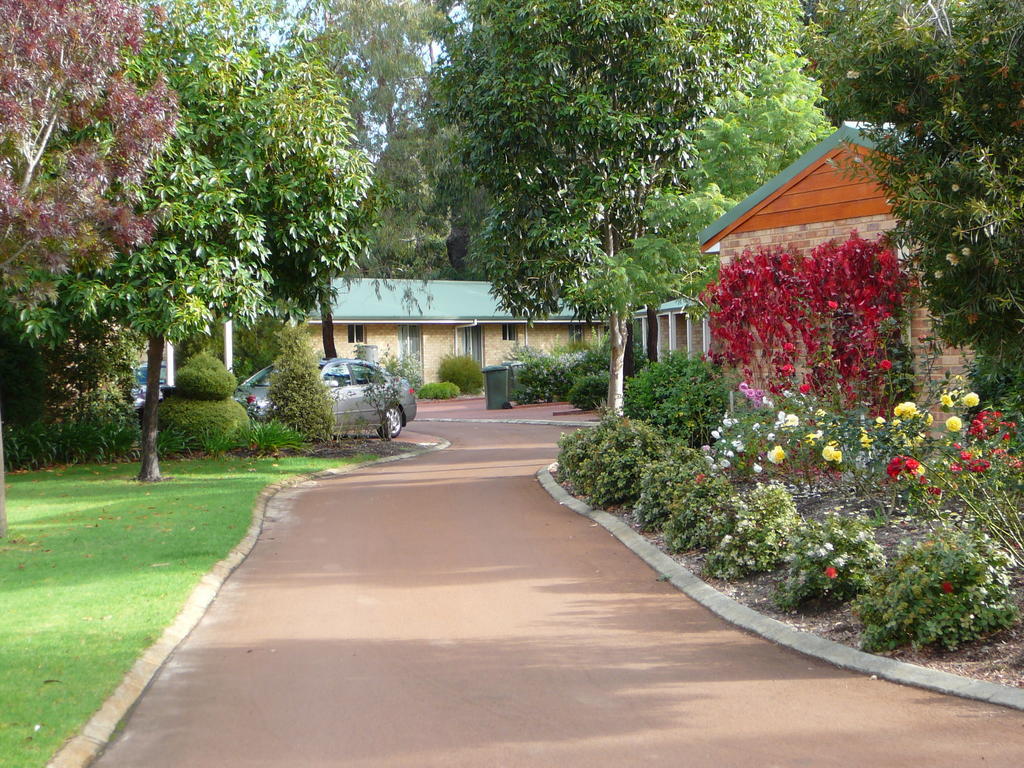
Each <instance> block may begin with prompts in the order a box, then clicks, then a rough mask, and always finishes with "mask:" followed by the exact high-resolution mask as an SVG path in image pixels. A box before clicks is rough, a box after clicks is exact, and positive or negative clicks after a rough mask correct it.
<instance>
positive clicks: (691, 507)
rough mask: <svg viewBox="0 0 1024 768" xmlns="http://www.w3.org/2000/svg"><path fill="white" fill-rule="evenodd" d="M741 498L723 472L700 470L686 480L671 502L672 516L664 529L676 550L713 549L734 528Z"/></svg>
mask: <svg viewBox="0 0 1024 768" xmlns="http://www.w3.org/2000/svg"><path fill="white" fill-rule="evenodd" d="M738 502H739V498H738V497H737V495H736V491H735V490H733V487H732V483H730V482H729V481H728V480H727V479H725V478H724V477H722V476H721V475H714V474H710V472H709V474H703V473H699V474H697V475H696V476H695V477H694V478H693V480H692V482H690V483H689V484H683V485H682V486H681V487H680V488H679V492H678V493H676V494H675V495H673V496H672V498H671V499H670V501H669V503H668V510H669V517H668V520H666V521H665V526H664V528H663V529H662V533H663V534H664V537H665V545H666V546H667V547H668V549H669V550H670V551H672V552H686V551H688V550H691V549H698V548H702V549H710V548H712V547H714V546H715V545H716V544H718V542H719V541H721V540H722V537H723V536H725V535H727V534H728V533H729V531H730V530H731V528H732V524H733V520H734V519H735V516H736V505H737V503H738Z"/></svg>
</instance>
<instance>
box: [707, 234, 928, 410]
mask: <svg viewBox="0 0 1024 768" xmlns="http://www.w3.org/2000/svg"><path fill="white" fill-rule="evenodd" d="M909 289H910V279H909V277H908V274H907V272H906V271H905V270H904V268H903V266H902V265H901V264H900V261H899V259H898V258H897V257H896V255H895V254H894V253H893V252H892V250H890V249H889V248H888V246H887V244H886V243H885V241H884V239H883V238H879V239H878V240H875V241H869V240H865V239H863V238H861V237H858V236H857V234H856V233H853V234H852V235H851V236H850V238H849V239H848V240H847V241H846V242H844V243H836V242H828V243H824V244H822V245H819V246H818V247H817V248H815V249H814V250H813V251H811V254H810V256H809V257H804V256H802V255H800V254H799V253H798V252H795V251H793V252H790V251H785V250H781V249H775V250H768V249H761V250H758V251H756V252H751V251H745V252H744V253H743V254H742V255H741V256H739V257H738V258H736V259H735V260H734V261H732V262H731V263H729V264H728V265H726V266H724V267H722V269H721V271H720V274H719V279H718V282H717V283H715V284H712V285H710V286H708V289H707V291H706V292H705V294H704V300H705V301H706V302H707V304H708V305H709V306H711V307H712V311H711V331H712V336H713V338H714V341H715V345H714V350H713V357H714V358H715V359H716V361H717V362H721V363H725V364H729V365H733V366H736V367H737V368H740V369H741V370H742V371H743V374H744V375H745V376H746V377H747V379H748V381H751V380H752V381H757V382H759V383H763V384H764V385H765V386H767V387H768V388H769V389H771V390H773V391H780V390H782V389H785V388H788V387H793V388H795V387H796V383H795V382H794V378H795V377H796V375H797V373H798V371H799V372H801V373H802V380H803V386H802V389H803V390H805V391H806V390H808V389H809V390H813V391H815V392H817V393H819V394H826V393H827V394H838V395H839V396H841V397H842V399H844V400H846V401H848V402H852V401H856V400H868V401H870V402H874V403H881V402H882V401H883V400H885V399H886V397H885V378H886V375H887V372H889V371H890V370H891V369H892V367H893V366H892V362H891V360H890V357H892V355H891V354H888V352H889V351H890V350H893V349H894V348H896V347H898V346H899V345H900V344H901V341H900V329H901V328H902V326H903V318H904V316H905V311H906V296H907V293H908V291H909Z"/></svg>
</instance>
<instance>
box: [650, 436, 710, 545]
mask: <svg viewBox="0 0 1024 768" xmlns="http://www.w3.org/2000/svg"><path fill="white" fill-rule="evenodd" d="M708 471H709V469H708V463H707V461H706V460H705V458H704V456H703V455H702V454H701V452H700V451H696V450H694V449H693V448H688V447H686V446H685V445H682V444H680V443H672V444H670V446H669V447H668V449H667V450H666V452H665V454H664V455H663V456H661V457H659V458H657V459H654V460H653V461H651V462H650V463H649V464H647V466H645V467H643V468H642V470H641V474H640V498H639V499H638V500H637V502H636V504H635V505H634V507H633V513H634V514H635V515H636V519H637V522H638V523H640V526H641V527H642V528H643V529H644V530H658V529H660V528H661V527H662V525H664V524H665V521H666V520H668V518H669V515H670V514H671V510H672V507H673V503H674V501H675V500H676V498H677V497H679V496H683V495H686V494H687V493H688V492H689V489H690V488H691V487H692V486H693V484H694V481H695V480H696V478H697V477H698V476H700V475H706V474H707V473H708Z"/></svg>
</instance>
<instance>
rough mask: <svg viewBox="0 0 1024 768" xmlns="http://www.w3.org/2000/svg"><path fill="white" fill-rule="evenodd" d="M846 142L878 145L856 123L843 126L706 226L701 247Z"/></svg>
mask: <svg viewBox="0 0 1024 768" xmlns="http://www.w3.org/2000/svg"><path fill="white" fill-rule="evenodd" d="M842 144H857V145H859V146H861V147H864V148H865V149H874V148H875V143H874V142H873V141H871V140H870V139H869V138H867V137H866V136H864V135H863V134H862V133H861V132H860V131H859V130H857V128H856V126H854V125H850V124H845V125H843V126H842V127H841V128H840V129H839V130H837V131H836V132H835V133H833V134H832V135H831V136H829V137H828V138H826V139H823V140H822V141H821V142H820V143H818V144H816V145H814V146H813V147H811V148H810V149H809V150H807V151H806V152H804V153H803V154H802V155H801V156H800V157H799V158H798V159H796V160H794V161H793V162H792V163H791V164H790V165H789V166H788V167H787V168H786V169H785V170H783V171H781V172H780V173H779V174H778V175H777V176H775V177H773V178H771V179H769V180H768V181H766V182H765V183H764V184H763V185H761V187H759V188H758V189H757V190H756V191H755V192H753V193H751V194H750V195H748V196H747V197H746V198H745V199H744V200H743V201H742V202H740V203H737V204H736V205H735V206H733V207H732V208H730V209H729V210H728V211H727V212H726V213H725V214H724V215H723V216H722V217H721V218H719V219H718V220H717V221H715V222H714V223H713V224H711V225H710V226H708V227H705V228H704V229H702V230H701V231H700V232H699V233H698V235H697V236H698V237H699V238H700V244H701V247H704V246H705V245H707V243H708V242H709V241H710V240H712V239H714V238H715V237H716V236H717V235H718V234H719V233H720V232H721V231H722V230H724V229H726V228H727V227H728V226H729V225H730V224H733V223H735V222H736V221H737V220H738V219H740V218H741V217H743V216H744V215H745V214H746V213H748V212H749V211H750V210H751V209H752V208H754V207H755V206H756V205H757V204H758V203H761V202H763V201H764V200H765V199H766V198H768V197H769V196H771V195H772V194H773V193H774V192H776V191H777V190H778V189H780V188H781V187H783V186H785V185H786V184H788V183H789V182H790V181H792V180H793V179H794V178H796V177H797V176H799V175H800V173H802V172H803V171H805V170H806V169H807V168H809V167H810V166H812V165H814V163H816V162H818V161H819V160H821V159H822V158H823V157H825V155H827V154H828V153H829V152H831V151H832V150H834V149H838V148H839V147H840V146H841V145H842Z"/></svg>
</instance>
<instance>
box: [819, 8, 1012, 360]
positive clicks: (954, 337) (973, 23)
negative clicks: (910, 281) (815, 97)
mask: <svg viewBox="0 0 1024 768" xmlns="http://www.w3.org/2000/svg"><path fill="white" fill-rule="evenodd" d="M1022 30H1024V6H1021V4H1020V3H1018V2H1011V0H972V1H971V2H962V1H961V0H938V1H936V0H929V1H928V2H924V1H923V0H901V2H896V3H893V2H884V1H883V0H853V1H852V2H850V1H849V0H843V2H831V3H826V4H824V5H823V7H822V8H821V9H820V10H819V13H818V24H817V26H815V27H814V28H813V31H814V34H813V36H812V39H811V43H810V46H809V50H810V55H811V58H812V60H813V61H814V62H815V64H816V67H817V74H818V76H819V77H820V79H821V82H822V87H823V89H824V91H825V93H826V95H827V96H828V98H829V100H830V104H829V110H830V111H831V112H832V114H834V115H835V116H836V117H838V118H841V119H848V120H858V121H862V122H863V123H865V125H864V126H863V127H862V131H863V132H865V133H867V134H868V135H869V136H870V137H871V138H872V139H874V140H875V142H876V143H877V151H876V152H874V153H872V154H871V156H870V158H869V168H870V171H871V172H872V173H873V174H874V175H875V177H876V178H877V179H878V180H879V181H880V182H881V184H882V185H883V186H884V187H885V188H886V190H887V193H888V195H889V199H890V201H891V202H892V206H893V212H894V214H895V216H896V217H897V219H898V221H899V225H898V227H897V229H896V230H895V232H894V233H893V236H894V237H895V238H896V240H897V241H898V242H899V243H901V244H903V245H904V246H905V247H906V250H907V253H908V254H909V257H910V259H911V261H912V263H913V264H914V266H915V267H916V270H917V274H918V277H919V279H920V282H921V285H922V287H923V289H924V296H925V299H926V302H927V306H928V309H929V310H930V311H931V313H932V314H933V315H934V316H935V318H936V322H937V325H936V328H937V330H938V332H939V333H940V335H942V336H943V337H944V338H945V339H946V340H947V341H949V342H952V343H954V344H966V345H970V346H972V347H973V348H975V349H976V350H978V351H982V352H986V353H989V354H991V355H993V356H994V357H996V358H1002V359H1004V360H1006V359H1012V358H1015V357H1016V358H1019V356H1020V354H1021V352H1022V351H1024V333H1022V331H1024V327H1022V323H1024V119H1022V117H1021V104H1022V103H1024V102H1022V99H1024V56H1022V55H1021V31H1022Z"/></svg>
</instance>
